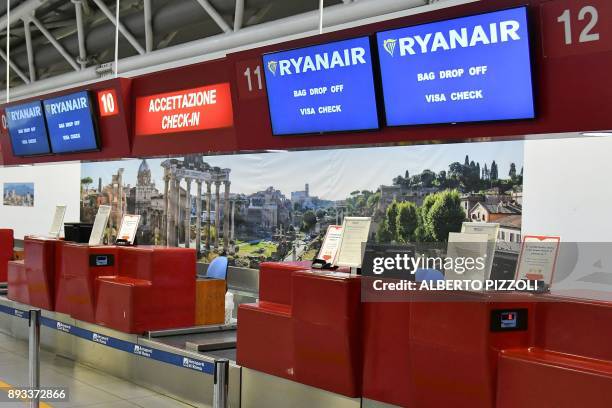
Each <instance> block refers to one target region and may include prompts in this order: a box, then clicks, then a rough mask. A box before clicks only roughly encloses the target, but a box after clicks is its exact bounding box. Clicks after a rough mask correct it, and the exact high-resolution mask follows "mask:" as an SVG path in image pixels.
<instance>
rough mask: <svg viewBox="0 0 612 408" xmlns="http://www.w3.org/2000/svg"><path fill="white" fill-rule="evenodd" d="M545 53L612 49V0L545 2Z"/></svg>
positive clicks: (543, 19) (589, 51)
mask: <svg viewBox="0 0 612 408" xmlns="http://www.w3.org/2000/svg"><path fill="white" fill-rule="evenodd" d="M542 36H543V44H544V56H546V57H549V58H557V57H566V56H570V55H579V54H590V53H594V52H601V51H610V50H612V1H610V0H554V1H550V2H546V3H544V4H542Z"/></svg>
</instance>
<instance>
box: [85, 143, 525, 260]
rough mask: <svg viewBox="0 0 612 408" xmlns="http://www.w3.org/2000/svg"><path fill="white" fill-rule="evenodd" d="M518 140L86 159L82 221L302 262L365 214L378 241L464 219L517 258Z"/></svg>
mask: <svg viewBox="0 0 612 408" xmlns="http://www.w3.org/2000/svg"><path fill="white" fill-rule="evenodd" d="M522 166H523V143H522V142H521V141H513V142H490V143H489V142H487V143H463V144H444V145H423V146H399V147H368V148H356V149H337V150H316V151H300V152H268V153H256V154H237V155H224V156H203V155H190V156H185V157H174V158H152V159H144V158H143V159H130V160H121V161H110V162H92V163H83V164H82V169H81V174H82V176H81V177H82V179H81V221H83V222H93V219H94V217H95V214H96V212H97V208H98V206H99V205H104V204H106V205H111V207H112V212H111V217H110V221H109V228H108V231H107V238H106V239H107V240H109V242H112V240H113V239H114V235H115V234H116V233H117V228H118V227H119V223H120V222H121V217H122V216H123V214H139V215H141V216H142V217H141V225H140V228H139V232H138V237H137V242H138V243H139V244H154V245H169V246H181V247H184V246H187V247H191V248H196V249H199V257H200V259H202V260H204V261H206V260H211V259H212V258H214V257H215V256H218V255H219V254H226V255H227V256H229V258H230V262H231V264H233V265H237V266H244V267H257V266H258V265H259V263H260V262H262V261H265V260H311V259H313V258H314V256H315V255H316V252H317V250H318V248H319V247H320V245H321V238H322V235H323V234H324V232H325V230H326V228H327V226H328V225H330V224H338V223H341V222H342V219H343V218H344V217H345V216H371V217H373V223H372V229H371V232H370V239H371V240H374V241H377V242H383V243H384V242H412V241H425V242H444V241H446V239H447V237H448V232H453V231H459V230H460V229H461V223H462V222H464V221H468V220H470V221H479V222H497V223H499V224H500V233H499V237H498V240H499V245H502V246H504V245H505V246H506V247H507V248H506V249H507V250H508V251H516V252H518V249H519V245H518V244H519V243H520V237H521V235H520V234H521V214H522V179H523V175H522Z"/></svg>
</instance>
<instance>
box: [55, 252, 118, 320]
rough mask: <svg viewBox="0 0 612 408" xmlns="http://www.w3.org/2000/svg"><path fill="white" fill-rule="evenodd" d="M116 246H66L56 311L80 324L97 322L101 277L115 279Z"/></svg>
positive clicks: (60, 273) (116, 273)
mask: <svg viewBox="0 0 612 408" xmlns="http://www.w3.org/2000/svg"><path fill="white" fill-rule="evenodd" d="M118 250H119V248H118V247H116V246H89V245H85V244H77V243H69V242H67V243H65V244H64V246H63V249H62V251H63V254H62V255H63V256H62V260H61V267H60V270H59V279H58V285H57V290H56V296H55V311H57V312H60V313H66V314H69V315H70V316H72V317H74V318H75V319H78V320H83V321H86V322H90V323H94V322H95V312H96V300H97V296H98V287H99V282H98V280H97V278H98V277H100V276H115V275H118V272H117V263H118V262H117V260H118V256H117V255H118Z"/></svg>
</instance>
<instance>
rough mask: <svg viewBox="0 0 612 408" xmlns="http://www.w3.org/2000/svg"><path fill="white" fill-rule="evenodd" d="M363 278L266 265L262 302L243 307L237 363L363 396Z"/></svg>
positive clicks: (294, 267) (264, 267)
mask: <svg viewBox="0 0 612 408" xmlns="http://www.w3.org/2000/svg"><path fill="white" fill-rule="evenodd" d="M360 314H361V310H360V301H359V278H356V277H351V276H350V275H348V274H344V273H339V274H330V273H325V272H323V273H320V272H313V271H307V270H303V267H302V266H300V265H288V264H275V263H265V264H262V266H261V268H260V298H259V303H257V304H248V305H247V304H243V305H240V307H239V309H238V342H237V362H238V363H239V364H241V365H243V366H245V367H248V368H252V369H254V370H258V371H262V372H265V373H268V374H272V375H276V376H279V377H283V378H287V379H290V380H293V381H297V382H300V383H303V384H307V385H311V386H314V387H317V388H321V389H325V390H327V391H331V392H335V393H338V394H342V395H346V396H349V397H359V396H361V367H362V363H361V336H360V322H361V317H360Z"/></svg>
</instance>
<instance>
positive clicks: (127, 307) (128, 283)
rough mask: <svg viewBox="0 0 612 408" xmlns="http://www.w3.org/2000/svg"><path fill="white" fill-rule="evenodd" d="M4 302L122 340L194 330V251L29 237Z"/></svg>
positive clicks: (11, 273)
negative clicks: (122, 337) (128, 335)
mask: <svg viewBox="0 0 612 408" xmlns="http://www.w3.org/2000/svg"><path fill="white" fill-rule="evenodd" d="M24 251H25V259H24V261H22V262H19V261H12V262H9V263H8V264H7V265H8V272H9V273H8V275H9V276H8V286H9V289H8V298H9V299H11V300H14V301H16V302H19V303H22V304H28V305H31V306H35V307H39V308H41V309H44V310H48V311H57V312H59V313H64V314H67V315H70V316H71V317H73V318H75V319H78V320H81V321H85V322H89V323H95V324H98V325H101V326H106V327H109V328H111V329H114V330H118V331H121V332H124V333H134V334H142V333H144V332H147V331H153V330H165V329H172V328H180V327H190V326H194V325H195V309H196V302H195V273H196V259H195V258H196V256H195V250H193V249H185V248H166V247H117V246H89V245H84V244H75V243H70V242H65V241H62V240H59V239H49V238H34V237H27V238H26V239H25V241H24Z"/></svg>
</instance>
